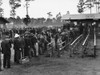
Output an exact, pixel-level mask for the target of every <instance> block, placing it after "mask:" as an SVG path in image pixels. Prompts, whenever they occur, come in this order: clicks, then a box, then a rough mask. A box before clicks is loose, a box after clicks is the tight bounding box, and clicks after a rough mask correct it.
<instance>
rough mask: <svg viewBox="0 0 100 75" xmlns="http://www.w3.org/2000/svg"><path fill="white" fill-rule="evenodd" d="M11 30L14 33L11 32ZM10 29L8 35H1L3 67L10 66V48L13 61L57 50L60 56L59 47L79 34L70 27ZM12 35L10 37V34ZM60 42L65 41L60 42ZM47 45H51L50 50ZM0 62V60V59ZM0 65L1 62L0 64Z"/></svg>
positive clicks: (52, 53) (16, 61)
mask: <svg viewBox="0 0 100 75" xmlns="http://www.w3.org/2000/svg"><path fill="white" fill-rule="evenodd" d="M12 32H13V33H14V34H12ZM12 32H11V31H10V35H7V36H5V37H3V40H2V42H1V50H0V52H2V53H3V54H4V56H3V67H4V68H10V67H11V65H10V64H11V62H10V60H11V48H12V46H13V50H14V62H15V63H16V64H20V63H21V62H22V59H24V58H28V59H30V58H32V57H38V56H39V55H45V54H51V55H54V51H56V52H57V56H58V57H60V51H59V50H60V49H59V48H61V47H62V46H65V45H66V44H67V43H68V42H69V41H71V40H73V39H75V37H77V36H78V35H79V30H78V29H75V28H71V29H70V30H68V29H64V28H62V27H60V28H50V29H49V28H36V29H35V28H32V29H31V28H29V29H26V30H20V31H17V30H15V31H12ZM11 35H12V36H14V37H12V36H11ZM62 42H65V43H63V44H61V43H62ZM48 47H52V49H51V50H50V52H49V51H48V49H49V48H48ZM0 62H1V61H0ZM0 65H1V64H0Z"/></svg>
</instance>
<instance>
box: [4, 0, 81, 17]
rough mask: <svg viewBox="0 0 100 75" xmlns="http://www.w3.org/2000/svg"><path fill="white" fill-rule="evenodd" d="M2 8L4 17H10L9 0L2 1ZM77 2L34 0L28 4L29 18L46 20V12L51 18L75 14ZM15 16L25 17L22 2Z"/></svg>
mask: <svg viewBox="0 0 100 75" xmlns="http://www.w3.org/2000/svg"><path fill="white" fill-rule="evenodd" d="M3 1H4V2H3V3H4V4H3V8H4V15H5V17H9V16H10V6H9V0H3ZM78 2H79V0H35V1H32V2H30V6H29V16H30V17H34V18H38V17H45V18H47V17H48V15H47V13H48V12H52V14H53V17H55V16H56V14H58V13H59V12H61V14H62V15H64V14H66V13H67V11H70V13H71V14H77V13H78V12H77V4H78ZM17 15H18V16H20V17H25V15H26V10H25V7H24V2H23V0H22V6H21V7H20V8H18V9H17Z"/></svg>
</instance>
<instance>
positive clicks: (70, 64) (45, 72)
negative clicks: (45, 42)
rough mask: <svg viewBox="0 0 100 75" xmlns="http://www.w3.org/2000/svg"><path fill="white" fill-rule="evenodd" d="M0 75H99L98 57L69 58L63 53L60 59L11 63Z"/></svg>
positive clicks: (46, 58) (99, 63)
mask: <svg viewBox="0 0 100 75" xmlns="http://www.w3.org/2000/svg"><path fill="white" fill-rule="evenodd" d="M0 75H100V56H98V57H97V58H91V57H87V58H79V57H72V58H69V57H68V54H67V53H66V52H65V54H64V55H62V57H61V58H49V57H44V56H40V57H37V58H32V59H31V60H30V62H28V63H25V64H20V65H15V64H13V63H12V65H11V68H10V69H4V70H3V71H0Z"/></svg>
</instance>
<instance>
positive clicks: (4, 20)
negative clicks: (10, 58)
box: [0, 17, 9, 24]
mask: <svg viewBox="0 0 100 75" xmlns="http://www.w3.org/2000/svg"><path fill="white" fill-rule="evenodd" d="M6 23H9V21H8V20H6V19H5V18H3V17H0V24H6Z"/></svg>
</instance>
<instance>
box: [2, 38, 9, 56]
mask: <svg viewBox="0 0 100 75" xmlns="http://www.w3.org/2000/svg"><path fill="white" fill-rule="evenodd" d="M1 48H2V53H3V54H10V53H11V50H10V48H11V41H10V40H4V41H2V43H1Z"/></svg>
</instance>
